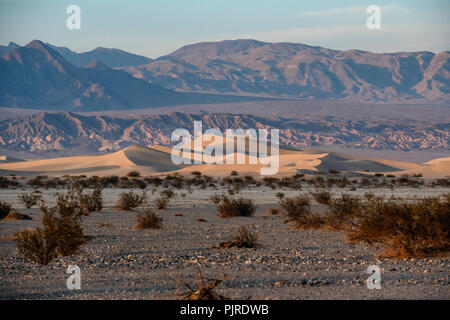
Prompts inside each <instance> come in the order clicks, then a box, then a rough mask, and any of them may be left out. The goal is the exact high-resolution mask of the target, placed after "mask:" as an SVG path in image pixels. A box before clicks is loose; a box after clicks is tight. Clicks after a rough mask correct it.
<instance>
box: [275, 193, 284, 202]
mask: <svg viewBox="0 0 450 320" xmlns="http://www.w3.org/2000/svg"><path fill="white" fill-rule="evenodd" d="M275 196H276V197H277V198H278V200H283V198H284V193H283V192H277V193H276V194H275Z"/></svg>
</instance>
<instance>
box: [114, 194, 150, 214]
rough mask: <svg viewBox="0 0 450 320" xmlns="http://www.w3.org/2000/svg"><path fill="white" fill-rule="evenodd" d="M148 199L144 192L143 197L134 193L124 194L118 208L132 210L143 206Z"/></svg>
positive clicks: (121, 195)
mask: <svg viewBox="0 0 450 320" xmlns="http://www.w3.org/2000/svg"><path fill="white" fill-rule="evenodd" d="M146 199H147V195H146V194H145V192H143V193H142V194H141V195H139V194H136V193H134V192H133V191H130V192H124V193H121V194H120V197H119V200H118V201H117V204H116V208H117V209H120V210H132V209H134V208H137V207H139V206H140V205H142V204H143V203H144V202H145V200H146Z"/></svg>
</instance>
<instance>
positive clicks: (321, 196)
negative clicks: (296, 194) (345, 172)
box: [311, 189, 331, 204]
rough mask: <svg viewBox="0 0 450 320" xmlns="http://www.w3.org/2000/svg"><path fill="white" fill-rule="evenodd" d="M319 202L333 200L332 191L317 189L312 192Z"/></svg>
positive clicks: (324, 202) (326, 202)
mask: <svg viewBox="0 0 450 320" xmlns="http://www.w3.org/2000/svg"><path fill="white" fill-rule="evenodd" d="M311 194H312V196H313V197H314V199H315V200H316V201H317V203H321V204H328V203H330V200H331V193H330V190H328V189H316V191H315V192H311Z"/></svg>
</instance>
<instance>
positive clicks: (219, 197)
mask: <svg viewBox="0 0 450 320" xmlns="http://www.w3.org/2000/svg"><path fill="white" fill-rule="evenodd" d="M223 197H224V195H221V194H217V193H215V194H213V195H212V196H211V197H209V199H210V200H211V202H212V203H213V204H215V205H218V204H219V203H220V201H222V199H223Z"/></svg>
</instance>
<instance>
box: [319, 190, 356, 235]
mask: <svg viewBox="0 0 450 320" xmlns="http://www.w3.org/2000/svg"><path fill="white" fill-rule="evenodd" d="M360 208H361V201H360V200H359V197H358V196H351V195H348V194H345V193H343V194H342V195H341V197H340V198H336V199H332V200H330V201H329V204H328V211H327V218H326V223H327V226H328V227H330V228H331V229H333V230H347V229H350V228H351V227H352V226H353V225H354V223H355V219H356V218H358V215H359V213H360Z"/></svg>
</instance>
